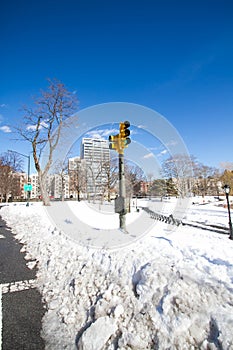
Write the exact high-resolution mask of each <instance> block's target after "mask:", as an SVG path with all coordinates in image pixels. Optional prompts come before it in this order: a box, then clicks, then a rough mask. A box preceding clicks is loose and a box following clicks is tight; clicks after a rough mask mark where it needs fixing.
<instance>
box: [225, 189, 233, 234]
mask: <svg viewBox="0 0 233 350" xmlns="http://www.w3.org/2000/svg"><path fill="white" fill-rule="evenodd" d="M223 189H224V191H225V194H226V199H227V209H228V216H229V228H230V236H229V238H230V239H233V231H232V223H231V211H230V203H229V194H230V191H231V188H230V186H229V185H224V186H223Z"/></svg>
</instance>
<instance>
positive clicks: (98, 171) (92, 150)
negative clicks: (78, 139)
mask: <svg viewBox="0 0 233 350" xmlns="http://www.w3.org/2000/svg"><path fill="white" fill-rule="evenodd" d="M80 154H81V159H83V160H85V170H86V191H87V193H88V195H91V196H93V195H102V194H103V192H104V189H105V188H106V185H107V181H108V173H109V167H110V151H109V145H108V141H107V140H102V139H92V138H83V139H82V143H81V152H80Z"/></svg>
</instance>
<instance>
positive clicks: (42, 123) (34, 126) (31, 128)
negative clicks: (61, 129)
mask: <svg viewBox="0 0 233 350" xmlns="http://www.w3.org/2000/svg"><path fill="white" fill-rule="evenodd" d="M42 127H44V128H47V127H48V124H46V123H45V122H44V121H42V122H41V125H40V128H39V129H41V128H42ZM36 128H37V125H28V126H27V128H26V129H27V130H31V131H35V130H36Z"/></svg>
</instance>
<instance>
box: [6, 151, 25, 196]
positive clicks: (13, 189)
mask: <svg viewBox="0 0 233 350" xmlns="http://www.w3.org/2000/svg"><path fill="white" fill-rule="evenodd" d="M22 164H23V161H22V158H21V157H20V156H19V155H18V154H16V153H13V152H5V153H3V154H2V155H1V156H0V195H1V201H3V200H5V201H6V202H8V200H9V196H10V195H12V196H13V195H14V194H17V195H18V194H19V185H18V182H17V177H16V176H14V174H15V173H16V172H17V171H22Z"/></svg>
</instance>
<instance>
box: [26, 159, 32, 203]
mask: <svg viewBox="0 0 233 350" xmlns="http://www.w3.org/2000/svg"><path fill="white" fill-rule="evenodd" d="M27 158H28V185H29V183H30V155H29V156H27ZM30 193H31V192H30V191H27V199H28V202H27V204H26V205H27V207H28V206H29V201H30Z"/></svg>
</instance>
